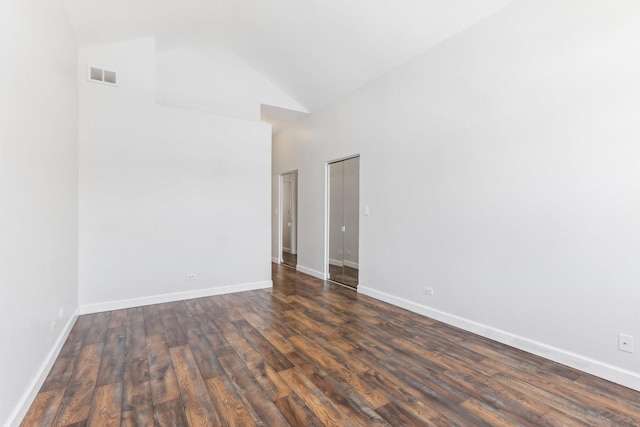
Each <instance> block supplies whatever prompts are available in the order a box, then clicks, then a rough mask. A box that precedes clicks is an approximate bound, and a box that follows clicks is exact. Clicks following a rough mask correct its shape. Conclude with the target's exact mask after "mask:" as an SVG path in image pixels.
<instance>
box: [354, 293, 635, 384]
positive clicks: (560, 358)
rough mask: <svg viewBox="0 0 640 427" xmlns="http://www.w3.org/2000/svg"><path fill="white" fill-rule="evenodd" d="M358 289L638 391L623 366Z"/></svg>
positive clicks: (368, 294)
mask: <svg viewBox="0 0 640 427" xmlns="http://www.w3.org/2000/svg"><path fill="white" fill-rule="evenodd" d="M358 292H360V293H361V294H363V295H367V296H370V297H372V298H375V299H378V300H380V301H384V302H387V303H389V304H393V305H395V306H398V307H402V308H404V309H407V310H409V311H412V312H414V313H418V314H421V315H423V316H427V317H430V318H432V319H435V320H439V321H441V322H444V323H447V324H449V325H452V326H456V327H458V328H461V329H464V330H466V331H469V332H473V333H474V334H477V335H480V336H483V337H485V338H489V339H492V340H494V341H498V342H500V343H503V344H506V345H509V346H511V347H515V348H518V349H520V350H523V351H526V352H528V353H532V354H535V355H536V356H540V357H544V358H545V359H549V360H552V361H554V362H557V363H561V364H563V365H567V366H570V367H572V368H575V369H578V370H580V371H583V372H586V373H589V374H591V375H595V376H597V377H600V378H604V379H605V380H608V381H612V382H614V383H616V384H620V385H623V386H625V387H629V388H631V389H634V390H637V391H640V374H638V373H636V372H632V371H628V370H626V369H622V368H620V367H617V366H614V365H610V364H608V363H605V362H601V361H599V360H594V359H591V358H589V357H586V356H583V355H580V354H576V353H572V352H570V351H567V350H563V349H560V348H557V347H553V346H551V345H548V344H544V343H541V342H538V341H535V340H532V339H529V338H525V337H522V336H519V335H516V334H512V333H510V332H506V331H503V330H501V329H497V328H494V327H491V326H487V325H483V324H482V323H478V322H474V321H473V320H469V319H465V318H463V317H460V316H456V315H454V314H450V313H447V312H444V311H441V310H437V309H434V308H431V307H427V306H425V305H422V304H418V303H415V302H413V301H409V300H406V299H404V298H400V297H396V296H394V295H390V294H387V293H385V292H380V291H378V290H375V289H371V288H367V287H362V286H360V287H359V288H358Z"/></svg>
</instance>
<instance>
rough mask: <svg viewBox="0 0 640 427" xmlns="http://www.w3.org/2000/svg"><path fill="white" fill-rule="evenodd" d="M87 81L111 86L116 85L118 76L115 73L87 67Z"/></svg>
mask: <svg viewBox="0 0 640 427" xmlns="http://www.w3.org/2000/svg"><path fill="white" fill-rule="evenodd" d="M89 81H90V82H94V83H103V84H107V85H111V86H117V85H118V76H117V73H116V72H115V71H109V70H104V69H102V68H97V67H92V66H91V65H90V66H89Z"/></svg>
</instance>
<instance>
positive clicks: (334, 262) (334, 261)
mask: <svg viewBox="0 0 640 427" xmlns="http://www.w3.org/2000/svg"><path fill="white" fill-rule="evenodd" d="M329 265H334V266H336V267H342V266H343V263H342V261H340V260H339V259H332V258H329Z"/></svg>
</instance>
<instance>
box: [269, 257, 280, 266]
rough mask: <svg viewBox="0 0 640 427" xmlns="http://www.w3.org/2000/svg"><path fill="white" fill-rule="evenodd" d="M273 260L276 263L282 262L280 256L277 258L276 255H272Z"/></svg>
mask: <svg viewBox="0 0 640 427" xmlns="http://www.w3.org/2000/svg"><path fill="white" fill-rule="evenodd" d="M271 262H272V263H274V264H280V258H276V257H274V256H273V257H271Z"/></svg>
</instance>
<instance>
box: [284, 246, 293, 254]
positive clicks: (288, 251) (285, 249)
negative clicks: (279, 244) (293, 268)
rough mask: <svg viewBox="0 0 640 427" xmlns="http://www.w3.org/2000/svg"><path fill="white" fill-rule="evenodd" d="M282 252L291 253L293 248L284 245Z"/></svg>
mask: <svg viewBox="0 0 640 427" xmlns="http://www.w3.org/2000/svg"><path fill="white" fill-rule="evenodd" d="M282 252H286V253H288V254H290V253H291V249H290V248H284V247H283V248H282Z"/></svg>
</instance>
